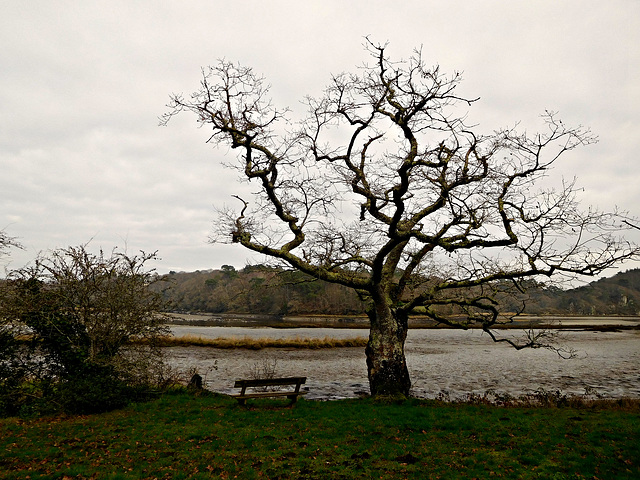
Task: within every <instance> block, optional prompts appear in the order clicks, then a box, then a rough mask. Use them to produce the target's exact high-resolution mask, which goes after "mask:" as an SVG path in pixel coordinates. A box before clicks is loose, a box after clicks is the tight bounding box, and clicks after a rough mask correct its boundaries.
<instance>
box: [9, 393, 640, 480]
mask: <svg viewBox="0 0 640 480" xmlns="http://www.w3.org/2000/svg"><path fill="white" fill-rule="evenodd" d="M284 405H286V403H285V402H279V401H257V400H254V401H252V402H251V403H250V406H249V407H248V408H245V407H240V406H238V405H237V402H236V401H235V400H233V399H231V398H229V397H225V396H215V395H201V396H191V395H188V394H186V393H179V394H170V395H164V396H162V397H160V398H159V399H157V400H155V401H152V402H149V403H141V404H135V405H132V406H130V407H128V408H126V409H123V410H120V411H115V412H110V413H106V414H101V415H92V416H81V417H56V418H49V419H38V420H32V421H23V420H17V419H5V420H0V438H2V439H3V444H4V445H3V448H1V449H0V479H2V480H5V479H7V480H8V479H12V480H14V479H16V480H17V479H27V478H29V479H36V478H114V479H116V478H123V479H124V478H173V479H208V478H235V477H237V478H243V479H252V478H280V479H300V478H307V479H324V478H340V479H346V480H349V479H360V478H380V479H387V480H390V479H396V478H405V479H424V478H434V479H435V478H449V479H456V478H491V477H494V476H495V477H500V478H504V479H524V480H527V479H542V478H570V479H574V478H575V479H579V478H599V479H613V478H616V479H635V478H639V477H640V464H639V462H638V459H639V458H640V443H638V441H637V440H638V438H640V410H639V409H638V406H637V405H633V404H629V405H627V406H626V407H624V408H615V409H612V408H611V407H613V406H614V405H609V406H608V407H603V406H601V407H597V406H593V405H592V406H588V407H584V408H573V407H562V408H557V407H550V408H540V407H537V408H498V407H492V406H487V405H472V404H446V403H441V402H434V401H430V402H425V401H419V400H415V399H414V400H408V401H404V402H393V401H388V402H381V401H375V400H373V399H360V400H347V401H340V402H313V401H305V400H301V401H299V402H298V403H297V404H296V405H295V406H294V407H292V408H286V407H284Z"/></svg>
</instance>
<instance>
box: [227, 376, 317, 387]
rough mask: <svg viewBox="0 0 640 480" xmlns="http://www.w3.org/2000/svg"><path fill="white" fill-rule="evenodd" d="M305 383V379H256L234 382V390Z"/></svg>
mask: <svg viewBox="0 0 640 480" xmlns="http://www.w3.org/2000/svg"><path fill="white" fill-rule="evenodd" d="M306 381H307V377H287V378H256V379H251V380H236V383H235V385H234V387H235V388H242V387H271V386H275V385H301V384H303V383H305V382H306Z"/></svg>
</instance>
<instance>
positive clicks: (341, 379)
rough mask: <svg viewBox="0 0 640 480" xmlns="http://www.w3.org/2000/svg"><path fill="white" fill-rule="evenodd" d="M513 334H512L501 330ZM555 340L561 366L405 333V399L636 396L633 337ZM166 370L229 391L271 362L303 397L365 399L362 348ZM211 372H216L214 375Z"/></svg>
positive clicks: (269, 333)
mask: <svg viewBox="0 0 640 480" xmlns="http://www.w3.org/2000/svg"><path fill="white" fill-rule="evenodd" d="M172 330H173V332H174V334H175V335H177V336H182V335H195V336H202V337H204V338H216V337H250V338H291V337H294V338H295V337H299V338H325V337H329V338H353V337H365V338H366V337H368V330H366V329H339V328H338V329H336V328H288V329H278V328H243V327H191V326H173V327H172ZM505 333H506V334H513V331H509V332H505ZM562 336H563V339H562V341H561V342H560V343H561V344H563V345H566V347H567V348H570V349H575V350H576V351H577V356H576V358H573V359H569V360H565V359H562V358H560V357H559V356H558V355H557V354H556V353H554V352H552V351H548V350H543V349H536V350H532V349H526V350H520V351H516V350H514V349H513V348H511V347H509V346H507V345H504V344H496V343H493V342H492V341H491V339H490V338H489V337H488V336H487V335H486V334H482V332H480V331H477V330H467V331H463V330H449V329H415V330H409V333H408V335H407V342H406V356H407V364H408V368H409V372H410V375H411V379H412V382H413V387H412V393H413V394H414V395H416V396H419V397H425V398H434V397H435V396H437V395H438V394H439V393H441V392H443V391H446V392H448V393H449V395H450V396H451V397H452V398H456V397H461V396H463V395H465V394H467V393H478V394H483V393H485V392H486V391H488V390H494V391H496V392H498V393H508V394H510V395H521V394H526V393H531V392H533V391H535V390H537V389H540V388H544V389H545V390H552V391H555V390H561V391H562V392H564V393H571V394H583V393H584V392H585V388H587V387H589V388H593V389H595V390H596V391H597V392H598V393H600V394H602V395H606V396H607V397H610V398H620V397H633V398H640V331H638V330H625V331H621V332H594V331H566V332H562ZM167 351H168V354H169V359H170V362H171V364H173V365H174V366H176V367H177V368H179V369H181V370H188V369H189V368H192V367H194V368H197V370H198V372H199V373H200V374H201V375H203V377H204V380H205V384H206V387H207V388H209V389H211V390H213V391H217V392H221V393H233V391H234V389H233V382H234V381H235V380H236V379H239V378H247V377H250V376H251V370H253V369H255V368H256V367H261V366H262V365H264V364H265V362H269V361H272V360H274V359H275V360H276V362H277V365H276V374H277V375H278V376H306V377H307V384H306V387H308V389H309V394H308V395H307V397H306V398H309V399H338V398H348V397H356V396H358V395H360V394H362V393H367V392H368V390H369V384H368V380H367V370H366V364H365V355H364V349H363V348H330V349H321V350H307V349H280V348H278V349H264V350H258V351H253V350H244V349H236V350H223V349H214V348H199V347H171V348H168V349H167ZM215 367H217V370H216V369H215Z"/></svg>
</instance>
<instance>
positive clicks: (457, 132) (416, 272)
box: [162, 42, 638, 395]
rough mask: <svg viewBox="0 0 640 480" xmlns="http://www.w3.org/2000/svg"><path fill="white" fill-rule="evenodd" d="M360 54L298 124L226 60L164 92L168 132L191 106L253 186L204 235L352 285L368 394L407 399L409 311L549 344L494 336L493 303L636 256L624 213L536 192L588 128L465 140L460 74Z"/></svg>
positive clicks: (548, 126)
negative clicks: (189, 89) (366, 322)
mask: <svg viewBox="0 0 640 480" xmlns="http://www.w3.org/2000/svg"><path fill="white" fill-rule="evenodd" d="M366 48H367V50H368V52H369V53H370V54H371V57H372V59H371V62H370V63H369V64H365V65H364V66H363V67H361V68H360V69H359V70H358V72H357V73H354V74H351V73H344V74H340V75H335V76H333V77H332V78H331V82H330V84H329V86H328V87H327V88H326V90H325V91H324V94H323V95H322V96H321V97H319V98H311V97H308V98H306V100H305V103H306V105H307V107H308V112H307V115H306V117H305V118H304V119H303V120H301V121H299V122H295V123H294V122H293V121H292V120H291V119H290V118H289V111H288V110H287V109H278V108H276V107H275V106H274V105H273V104H272V103H271V100H270V98H269V97H268V91H269V87H268V86H267V85H266V84H265V82H264V79H263V78H261V77H259V76H257V75H256V74H255V73H254V72H253V71H252V69H250V68H246V67H243V66H240V65H236V64H233V63H229V62H226V61H221V62H219V63H218V64H217V65H216V66H214V67H209V68H208V69H204V70H203V75H202V80H201V84H200V88H199V89H198V90H197V91H196V92H195V93H193V94H192V95H191V96H189V97H186V98H185V97H183V96H181V95H173V96H172V97H171V102H170V104H169V111H168V112H167V113H166V114H165V115H164V116H163V118H162V123H166V122H167V121H168V120H169V119H170V118H171V117H172V116H173V115H174V114H176V113H178V112H181V111H185V110H186V111H191V112H194V113H195V114H196V115H197V117H198V121H199V122H200V123H201V124H202V125H205V126H207V127H209V128H210V129H211V136H210V138H209V142H211V143H213V144H214V145H217V146H226V147H231V148H232V149H235V150H237V151H238V155H237V156H236V162H235V163H233V164H232V166H234V167H235V168H237V169H238V171H239V173H240V175H241V177H243V178H244V179H247V180H249V181H250V182H251V183H252V184H256V185H257V186H258V187H259V188H258V189H257V191H256V192H255V193H253V194H251V196H249V197H244V198H242V197H240V196H237V197H236V198H237V199H238V201H239V203H238V210H237V211H234V210H233V209H231V208H229V207H226V208H224V209H221V210H220V211H219V214H220V218H219V219H218V222H217V224H216V225H217V235H216V236H215V237H214V239H213V240H214V241H232V242H236V243H239V244H241V245H242V246H244V247H246V248H248V249H250V250H253V251H255V252H259V253H261V254H264V255H266V256H268V257H273V258H275V259H278V260H279V261H281V262H284V263H286V264H288V265H290V266H291V267H293V268H295V269H298V270H301V271H303V272H305V273H307V274H309V275H312V276H313V277H316V278H319V279H323V280H326V281H328V282H336V283H339V284H342V285H346V286H348V287H351V288H353V289H355V290H356V291H357V292H358V293H359V295H360V296H361V298H362V299H363V300H364V301H365V302H366V303H367V305H368V307H367V312H368V316H369V319H370V323H371V328H370V336H369V343H368V346H367V348H366V357H367V367H368V374H369V382H370V388H371V393H372V394H374V395H375V394H397V393H400V394H408V393H409V390H410V387H411V381H410V378H409V373H408V370H407V364H406V361H405V354H404V343H405V338H406V335H407V326H408V319H409V316H410V315H411V314H413V313H416V312H419V313H421V314H423V315H427V316H429V317H432V318H433V319H435V320H436V321H437V322H440V323H442V324H446V325H452V326H457V327H462V328H468V327H470V326H477V327H480V328H482V329H483V330H484V331H486V332H487V333H489V335H491V338H493V339H494V340H496V341H508V342H509V343H511V344H513V345H514V346H515V347H517V348H523V347H539V346H546V345H547V344H546V343H545V340H544V338H543V336H540V335H538V334H536V333H532V334H530V335H528V336H525V338H524V339H523V341H522V342H517V341H515V340H514V339H513V338H508V337H500V336H498V335H497V334H496V333H495V332H494V330H493V327H495V326H497V325H499V324H500V323H502V322H509V321H511V317H509V316H503V315H501V313H503V312H501V301H502V300H503V299H504V298H505V297H506V296H507V295H509V294H510V293H512V292H522V291H524V290H525V287H526V284H527V283H531V281H532V280H540V279H544V278H548V279H553V278H555V277H558V276H559V277H564V276H573V275H596V274H599V273H600V272H602V271H603V270H604V269H606V268H608V267H611V266H612V265H615V264H617V263H619V262H621V261H623V260H625V259H627V258H630V257H633V256H635V255H637V254H638V248H637V247H636V246H635V245H633V244H629V243H627V242H625V241H624V240H623V239H622V238H620V237H618V236H617V231H618V229H619V228H620V220H619V219H618V216H617V215H615V214H609V213H602V212H599V211H597V210H594V209H586V210H584V211H583V210H581V209H580V208H579V205H578V201H577V198H576V192H577V188H576V187H575V184H574V182H563V183H562V184H560V185H559V187H556V188H550V187H547V188H545V185H544V182H545V180H544V179H545V177H546V176H547V175H549V172H550V169H551V167H552V166H553V165H554V163H556V162H557V161H558V159H559V158H560V157H561V156H562V154H564V153H565V152H568V151H570V150H573V149H574V148H576V147H578V146H581V145H586V144H589V143H592V142H594V141H595V138H594V137H593V136H592V135H591V133H590V132H589V131H588V129H584V128H582V127H577V128H571V127H569V126H566V125H565V124H563V123H562V122H561V121H560V120H559V119H558V118H557V117H556V115H555V114H553V113H550V112H547V113H546V114H545V115H544V116H543V119H544V131H543V133H537V134H534V135H528V134H525V133H521V132H518V131H517V130H516V129H515V128H507V129H501V130H498V131H495V132H494V133H492V134H489V135H482V134H480V133H478V132H477V131H476V132H475V133H474V131H472V128H471V127H470V126H468V125H467V124H466V121H465V115H466V109H467V108H468V107H469V106H470V105H472V103H473V102H474V101H475V100H473V99H466V98H463V97H461V96H459V95H458V93H457V87H458V84H459V82H460V80H461V77H460V74H458V73H454V74H453V75H451V76H448V75H445V74H444V73H443V72H441V71H440V69H439V67H438V66H435V67H428V66H427V65H426V63H425V61H424V60H423V58H422V55H421V52H420V51H415V52H414V53H413V55H412V56H411V57H410V58H409V59H408V60H405V61H400V62H394V61H392V60H391V59H390V58H389V57H388V54H387V51H386V46H384V45H376V44H373V43H371V42H367V44H366ZM447 311H448V312H453V313H457V314H458V315H455V316H452V315H445V314H444V313H443V312H447Z"/></svg>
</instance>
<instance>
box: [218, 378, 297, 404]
mask: <svg viewBox="0 0 640 480" xmlns="http://www.w3.org/2000/svg"><path fill="white" fill-rule="evenodd" d="M306 381H307V377H288V378H264V379H252V380H236V383H235V384H234V388H241V389H242V390H241V391H240V393H239V394H235V395H231V396H232V397H234V398H235V399H236V400H238V403H240V405H244V404H245V402H246V401H247V399H248V398H260V397H287V398H288V399H289V400H291V403H294V402H295V401H296V400H298V397H299V396H300V395H306V394H307V393H308V392H301V391H300V385H302V384H303V383H305V382H306ZM293 385H295V389H294V390H293V391H292V390H290V389H289V390H274V391H266V392H257V391H255V389H257V388H263V387H282V386H293ZM247 388H250V389H252V391H250V392H247V391H246V390H247Z"/></svg>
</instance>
